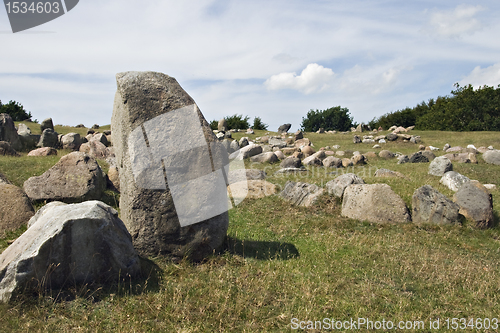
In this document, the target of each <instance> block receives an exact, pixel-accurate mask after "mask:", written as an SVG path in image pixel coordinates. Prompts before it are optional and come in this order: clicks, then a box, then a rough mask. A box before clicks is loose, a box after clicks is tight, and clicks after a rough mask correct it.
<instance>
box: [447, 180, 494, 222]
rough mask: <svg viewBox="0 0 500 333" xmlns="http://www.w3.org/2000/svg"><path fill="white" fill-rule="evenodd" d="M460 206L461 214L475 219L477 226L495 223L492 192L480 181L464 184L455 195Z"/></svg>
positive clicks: (454, 197) (454, 198)
mask: <svg viewBox="0 0 500 333" xmlns="http://www.w3.org/2000/svg"><path fill="white" fill-rule="evenodd" d="M453 201H454V202H456V203H457V204H458V205H459V206H460V214H462V215H463V216H465V217H466V218H468V219H470V220H472V221H474V223H475V224H476V227H478V228H487V227H490V226H492V224H493V201H492V198H491V194H490V193H489V192H488V190H487V189H486V188H485V187H484V186H483V185H482V184H481V183H479V182H477V181H471V182H467V183H465V184H463V185H462V186H461V187H460V188H459V189H458V191H457V193H455V194H454V195H453Z"/></svg>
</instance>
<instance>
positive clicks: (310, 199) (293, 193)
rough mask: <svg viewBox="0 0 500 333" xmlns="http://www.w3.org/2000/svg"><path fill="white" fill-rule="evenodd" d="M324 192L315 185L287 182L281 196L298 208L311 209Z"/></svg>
mask: <svg viewBox="0 0 500 333" xmlns="http://www.w3.org/2000/svg"><path fill="white" fill-rule="evenodd" d="M323 192H324V190H323V189H322V188H321V187H318V186H316V185H314V184H307V183H301V182H298V183H296V182H292V181H287V182H286V184H285V187H284V189H283V191H282V192H281V193H280V196H281V197H282V198H284V199H285V200H288V201H290V202H292V204H294V205H296V206H304V207H310V206H312V205H314V204H315V203H316V201H317V200H318V198H319V197H320V196H321V195H322V194H323Z"/></svg>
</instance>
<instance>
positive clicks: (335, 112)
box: [301, 106, 355, 132]
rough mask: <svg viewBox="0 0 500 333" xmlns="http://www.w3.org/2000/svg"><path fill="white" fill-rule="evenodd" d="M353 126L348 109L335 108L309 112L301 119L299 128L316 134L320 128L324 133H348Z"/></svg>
mask: <svg viewBox="0 0 500 333" xmlns="http://www.w3.org/2000/svg"><path fill="white" fill-rule="evenodd" d="M354 125H355V124H353V122H352V117H351V116H350V114H349V109H347V108H342V107H340V106H336V107H332V108H329V109H326V110H316V111H314V110H312V109H311V110H309V112H308V113H307V117H306V118H304V117H302V125H301V128H302V130H303V131H306V132H316V131H317V130H318V129H320V128H324V129H325V131H333V130H336V131H348V130H349V129H350V128H351V127H352V126H354Z"/></svg>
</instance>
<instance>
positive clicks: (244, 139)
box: [238, 136, 248, 148]
mask: <svg viewBox="0 0 500 333" xmlns="http://www.w3.org/2000/svg"><path fill="white" fill-rule="evenodd" d="M238 144H239V146H240V148H243V147H245V146H248V138H247V137H246V136H244V137H242V138H241V139H240V141H239V142H238Z"/></svg>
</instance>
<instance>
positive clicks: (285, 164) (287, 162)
mask: <svg viewBox="0 0 500 333" xmlns="http://www.w3.org/2000/svg"><path fill="white" fill-rule="evenodd" d="M301 166H302V161H301V160H300V158H298V157H293V156H288V157H287V158H285V159H284V160H283V161H281V163H280V167H281V168H300V167H301Z"/></svg>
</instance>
